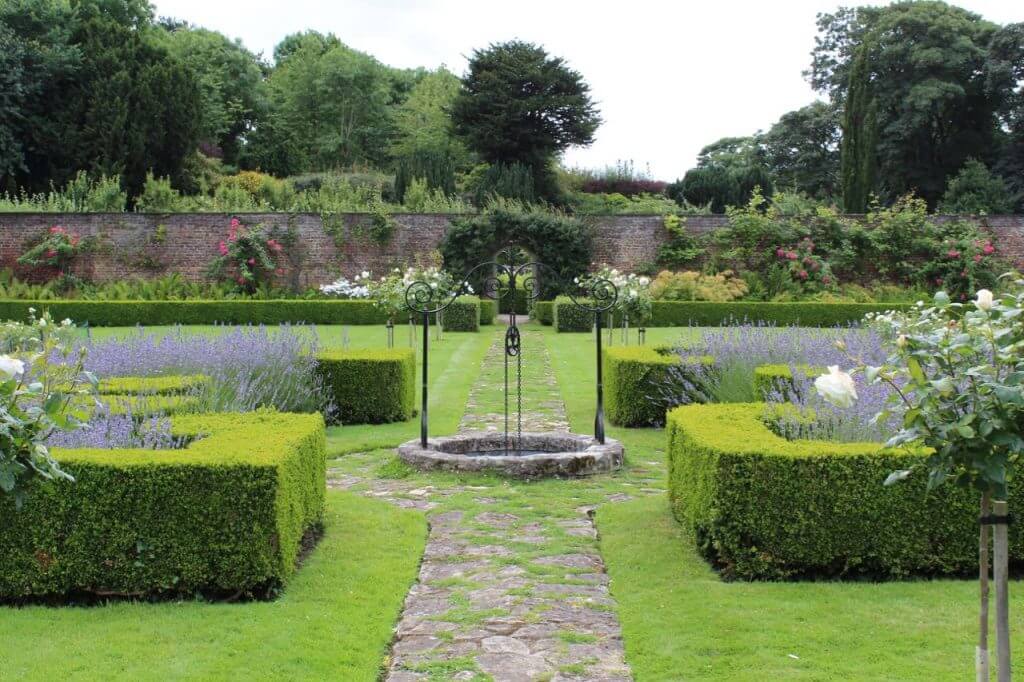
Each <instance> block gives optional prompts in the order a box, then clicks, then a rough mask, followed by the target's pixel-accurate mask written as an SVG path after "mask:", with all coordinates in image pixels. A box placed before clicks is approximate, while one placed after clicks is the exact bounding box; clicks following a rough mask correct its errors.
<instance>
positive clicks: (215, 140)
mask: <svg viewBox="0 0 1024 682" xmlns="http://www.w3.org/2000/svg"><path fill="white" fill-rule="evenodd" d="M157 39H158V40H162V42H163V43H164V45H165V46H166V47H167V49H168V51H169V52H170V53H171V54H172V55H174V56H175V57H176V58H177V59H179V60H180V61H181V62H182V63H183V64H184V65H185V66H186V67H187V68H188V69H189V71H191V72H192V73H193V74H194V76H195V78H196V82H197V85H198V87H199V102H200V110H201V112H202V115H201V117H200V120H199V128H198V132H197V136H198V138H199V141H200V143H204V146H206V147H207V148H208V149H210V150H211V151H214V152H215V155H216V156H219V157H221V158H223V159H224V161H226V162H227V163H237V162H238V158H239V154H240V152H241V147H242V144H243V138H244V137H245V135H246V134H247V133H249V132H250V131H252V130H253V129H254V128H255V127H256V124H257V122H258V121H259V119H260V118H261V116H262V115H263V114H264V113H265V111H266V108H267V99H266V92H265V88H264V84H263V68H262V66H263V65H261V63H260V62H259V60H258V58H257V56H256V55H254V54H253V53H252V52H250V51H249V50H247V49H245V47H243V46H242V43H241V41H239V40H235V41H232V40H229V39H228V38H227V37H226V36H224V35H223V34H221V33H217V32H216V31H210V30H207V29H204V28H198V27H193V26H188V25H184V26H176V27H174V28H172V29H170V30H167V31H163V32H160V33H158V35H157Z"/></svg>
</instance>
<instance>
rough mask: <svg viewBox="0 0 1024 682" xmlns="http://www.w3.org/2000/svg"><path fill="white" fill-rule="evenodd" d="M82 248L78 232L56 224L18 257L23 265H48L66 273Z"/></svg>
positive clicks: (63, 273)
mask: <svg viewBox="0 0 1024 682" xmlns="http://www.w3.org/2000/svg"><path fill="white" fill-rule="evenodd" d="M82 248H83V244H82V239H81V237H79V235H78V233H76V232H69V231H68V230H67V229H65V228H64V227H61V226H60V225H54V226H53V227H51V228H50V229H49V230H48V231H47V232H46V233H45V234H44V235H43V238H42V239H41V240H40V241H39V243H37V244H36V245H35V246H33V247H32V248H30V249H29V250H28V251H26V252H25V253H23V254H21V256H19V257H18V262H19V263H21V264H22V265H32V266H40V265H44V266H48V267H51V268H54V269H56V270H57V271H58V272H59V273H61V274H62V275H66V274H67V273H68V269H69V268H70V267H71V262H72V261H73V260H74V259H75V256H77V255H78V254H79V253H80V252H81V250H82Z"/></svg>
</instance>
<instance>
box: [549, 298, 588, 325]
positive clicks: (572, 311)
mask: <svg viewBox="0 0 1024 682" xmlns="http://www.w3.org/2000/svg"><path fill="white" fill-rule="evenodd" d="M583 302H584V301H580V303H583ZM552 309H553V312H552V316H551V319H552V324H553V325H554V327H555V331H558V332H589V331H590V330H592V329H593V328H594V313H592V312H590V311H588V310H585V309H583V308H580V307H579V306H577V305H576V304H574V303H573V301H572V299H571V298H569V297H568V296H559V297H558V298H556V299H555V300H554V301H553V302H552Z"/></svg>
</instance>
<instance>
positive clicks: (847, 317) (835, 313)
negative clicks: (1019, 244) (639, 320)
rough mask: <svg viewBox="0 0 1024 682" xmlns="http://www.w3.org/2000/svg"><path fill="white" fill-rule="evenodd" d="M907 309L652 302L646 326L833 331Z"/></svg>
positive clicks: (857, 305) (883, 305)
mask: <svg viewBox="0 0 1024 682" xmlns="http://www.w3.org/2000/svg"><path fill="white" fill-rule="evenodd" d="M910 307H911V306H910V304H905V303H815V302H792V303H759V302H749V303H745V302H742V301H730V302H728V303H713V302H709V301H654V302H653V304H652V305H651V319H650V320H649V321H648V322H647V324H648V326H651V327H685V326H689V325H692V326H695V327H718V326H722V325H724V324H731V323H735V322H737V321H739V322H742V321H749V322H767V323H771V324H777V325H781V326H787V325H797V326H801V327H834V326H836V325H848V324H853V323H857V322H860V321H861V320H862V319H864V315H866V314H867V313H873V312H884V311H886V310H906V309H908V308H910Z"/></svg>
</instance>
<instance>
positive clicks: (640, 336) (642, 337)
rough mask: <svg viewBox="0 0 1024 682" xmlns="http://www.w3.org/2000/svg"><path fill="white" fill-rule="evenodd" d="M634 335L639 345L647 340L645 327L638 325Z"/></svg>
mask: <svg viewBox="0 0 1024 682" xmlns="http://www.w3.org/2000/svg"><path fill="white" fill-rule="evenodd" d="M636 335H637V340H638V341H639V342H640V345H641V346H642V345H644V341H646V340H647V327H640V328H639V329H637V330H636Z"/></svg>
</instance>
